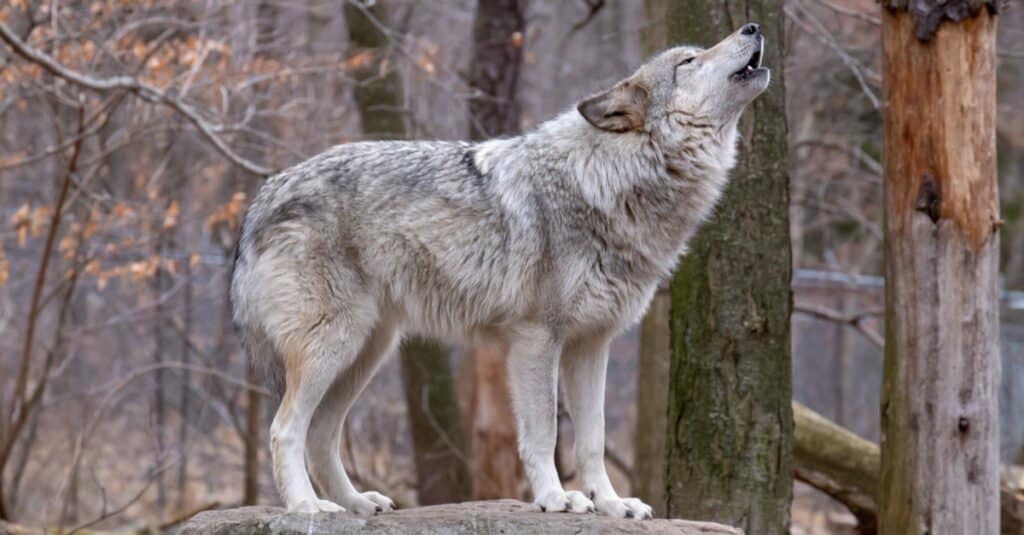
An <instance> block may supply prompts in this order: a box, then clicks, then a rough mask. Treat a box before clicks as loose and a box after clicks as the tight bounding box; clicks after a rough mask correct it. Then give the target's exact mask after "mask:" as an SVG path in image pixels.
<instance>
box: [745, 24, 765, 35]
mask: <svg viewBox="0 0 1024 535" xmlns="http://www.w3.org/2000/svg"><path fill="white" fill-rule="evenodd" d="M740 33H742V34H743V35H757V34H759V33H761V26H759V25H758V24H756V23H753V22H751V23H750V24H745V25H743V27H742V28H740Z"/></svg>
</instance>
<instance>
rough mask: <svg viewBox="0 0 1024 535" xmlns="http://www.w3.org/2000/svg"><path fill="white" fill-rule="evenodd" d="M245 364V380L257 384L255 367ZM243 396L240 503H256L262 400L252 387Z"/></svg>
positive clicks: (257, 500) (258, 480)
mask: <svg viewBox="0 0 1024 535" xmlns="http://www.w3.org/2000/svg"><path fill="white" fill-rule="evenodd" d="M246 364H247V365H246V367H245V370H246V372H245V380H246V382H248V383H249V384H253V385H255V384H259V376H258V374H257V372H256V367H255V366H253V365H252V363H246ZM245 397H246V400H247V403H246V407H245V475H244V484H243V490H242V492H243V494H242V505H256V504H257V503H259V501H260V427H262V424H263V419H262V418H261V416H262V414H263V411H262V410H261V409H262V406H263V403H262V401H263V400H262V399H261V398H260V393H259V392H257V391H256V390H253V389H249V390H248V391H247V392H246V394H245Z"/></svg>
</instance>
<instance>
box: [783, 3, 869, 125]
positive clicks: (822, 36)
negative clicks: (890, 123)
mask: <svg viewBox="0 0 1024 535" xmlns="http://www.w3.org/2000/svg"><path fill="white" fill-rule="evenodd" d="M796 6H797V7H798V9H800V11H801V12H802V13H803V14H804V16H806V17H807V18H808V19H810V20H811V21H812V22H814V23H815V26H817V29H816V28H810V27H808V26H807V24H805V23H804V22H803V21H802V20H800V17H798V16H797V15H796V13H794V12H793V11H792V10H791V9H790V7H789V6H786V7H784V8H783V9H782V10H783V12H784V13H785V14H786V15H787V16H788V17H789V20H791V21H793V24H796V25H797V26H799V27H800V28H801V29H803V30H804V31H805V32H807V33H809V34H811V35H813V36H814V37H816V38H817V39H818V40H819V41H821V42H822V43H823V44H824V45H825V46H827V47H829V48H831V49H832V50H834V51H835V52H836V55H838V56H839V59H840V60H842V62H843V64H844V65H846V66H847V67H848V68H849V69H850V72H852V73H853V76H854V78H856V79H857V83H858V84H860V88H861V91H863V92H864V94H865V95H866V96H867V97H868V100H870V101H871V106H872V107H873V108H874V109H876V110H878V109H880V108H881V104H880V103H879V101H878V97H877V96H876V95H875V92H874V91H872V90H871V86H870V85H869V84H868V82H867V80H866V79H865V78H864V73H863V72H862V70H866V69H863V67H862V66H861V65H860V63H859V62H858V61H857V60H855V59H854V58H853V57H851V56H850V55H849V54H848V53H847V52H846V50H843V47H841V46H839V44H838V43H836V42H835V40H834V39H832V38H830V37H829V36H828V32H825V31H823V30H824V28H823V27H822V25H821V22H820V21H819V20H818V19H817V18H815V17H814V16H813V15H812V14H810V13H809V12H808V11H807V10H806V9H804V8H803V6H801V5H800V4H799V3H798V4H796ZM869 74H870V75H871V76H872V77H873V78H877V76H878V75H877V74H875V73H873V72H870V71H869Z"/></svg>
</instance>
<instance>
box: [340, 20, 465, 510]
mask: <svg viewBox="0 0 1024 535" xmlns="http://www.w3.org/2000/svg"><path fill="white" fill-rule="evenodd" d="M345 23H346V25H347V27H348V33H349V40H350V41H351V43H352V45H353V47H354V48H355V50H354V52H355V53H356V54H365V57H366V61H363V62H360V67H359V68H357V69H356V70H355V72H354V76H355V78H356V81H357V84H356V87H355V100H356V105H357V107H358V109H359V114H360V117H361V119H362V124H363V133H364V134H366V135H367V136H368V137H373V138H385V139H401V138H404V137H406V133H407V130H406V124H405V118H404V116H403V113H402V111H401V110H402V108H403V107H404V103H403V96H402V94H403V91H402V80H401V78H400V77H399V74H398V72H397V71H396V70H395V69H394V67H393V65H394V62H393V61H387V52H388V48H389V46H390V41H389V39H388V36H387V35H386V34H385V33H384V32H383V31H382V29H381V26H386V25H387V24H388V12H387V9H386V6H385V5H384V3H383V2H376V3H374V4H372V5H369V6H367V5H363V4H362V3H360V4H359V5H357V4H356V3H354V2H346V3H345ZM400 360H401V365H402V377H403V380H404V384H405V391H406V400H407V405H408V412H409V425H410V429H411V430H412V435H413V437H412V438H413V450H414V456H415V459H416V477H417V483H418V491H419V502H420V504H424V505H426V504H435V503H443V502H457V501H464V500H468V499H470V497H471V490H472V489H471V479H470V477H469V469H468V465H467V463H466V457H465V445H464V440H463V435H462V423H461V421H460V418H459V406H458V398H457V396H456V393H455V383H454V381H453V379H452V371H451V366H450V364H449V354H448V351H446V350H445V349H443V348H442V347H441V346H439V345H437V344H436V343H434V342H427V341H421V340H410V341H407V342H406V343H404V344H402V348H401V351H400Z"/></svg>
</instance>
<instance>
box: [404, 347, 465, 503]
mask: <svg viewBox="0 0 1024 535" xmlns="http://www.w3.org/2000/svg"><path fill="white" fill-rule="evenodd" d="M402 381H403V383H404V384H405V399H406V405H407V406H408V407H409V426H410V429H411V431H412V446H413V455H414V457H415V463H416V477H417V487H418V492H419V495H418V501H419V504H420V505H435V504H439V503H451V502H461V501H466V500H469V499H470V496H471V490H472V488H471V487H472V479H471V478H470V475H469V470H468V463H467V459H466V452H465V447H464V446H463V444H464V443H465V441H464V440H463V436H462V425H461V422H460V421H459V403H458V396H457V394H456V392H455V381H454V379H453V378H452V371H451V368H450V366H449V363H448V351H447V350H446V349H445V348H443V347H442V346H440V345H438V344H437V343H436V342H428V341H425V340H417V339H412V340H407V341H406V342H405V343H403V344H402Z"/></svg>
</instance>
